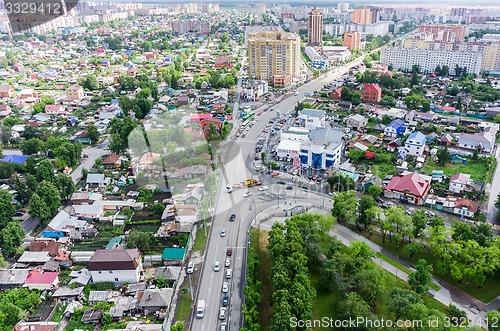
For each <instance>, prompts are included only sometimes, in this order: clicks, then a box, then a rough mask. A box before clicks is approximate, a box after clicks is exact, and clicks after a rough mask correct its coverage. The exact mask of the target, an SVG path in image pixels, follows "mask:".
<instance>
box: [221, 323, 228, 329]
mask: <svg viewBox="0 0 500 331" xmlns="http://www.w3.org/2000/svg"><path fill="white" fill-rule="evenodd" d="M220 331H227V324H226V323H221V324H220Z"/></svg>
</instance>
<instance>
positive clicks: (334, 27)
mask: <svg viewBox="0 0 500 331" xmlns="http://www.w3.org/2000/svg"><path fill="white" fill-rule="evenodd" d="M389 23H390V22H378V23H376V24H325V27H324V31H325V33H328V34H330V35H332V36H335V37H338V36H341V35H343V34H344V32H347V31H357V32H360V33H361V36H366V35H369V34H372V35H374V36H385V35H387V34H388V33H389Z"/></svg>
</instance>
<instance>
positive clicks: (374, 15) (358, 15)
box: [352, 7, 380, 24]
mask: <svg viewBox="0 0 500 331" xmlns="http://www.w3.org/2000/svg"><path fill="white" fill-rule="evenodd" d="M379 18H380V16H379V9H378V8H368V7H364V8H360V9H354V10H353V13H352V22H353V23H354V24H374V23H378V21H379Z"/></svg>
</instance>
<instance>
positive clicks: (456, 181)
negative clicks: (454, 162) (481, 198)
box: [449, 173, 470, 193]
mask: <svg viewBox="0 0 500 331" xmlns="http://www.w3.org/2000/svg"><path fill="white" fill-rule="evenodd" d="M469 183H470V175H469V174H462V173H458V174H454V175H453V176H451V178H450V186H449V190H450V191H451V192H453V193H463V192H464V191H465V188H466V187H467V185H468V184H469Z"/></svg>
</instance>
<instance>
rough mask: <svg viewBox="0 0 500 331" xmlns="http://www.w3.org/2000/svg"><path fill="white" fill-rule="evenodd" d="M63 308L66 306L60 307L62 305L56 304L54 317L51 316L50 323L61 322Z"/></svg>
mask: <svg viewBox="0 0 500 331" xmlns="http://www.w3.org/2000/svg"><path fill="white" fill-rule="evenodd" d="M65 308H66V305H62V304H60V303H58V304H57V306H56V309H55V311H54V315H52V318H51V319H50V321H51V322H60V321H62V317H63V314H64V309H65Z"/></svg>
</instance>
